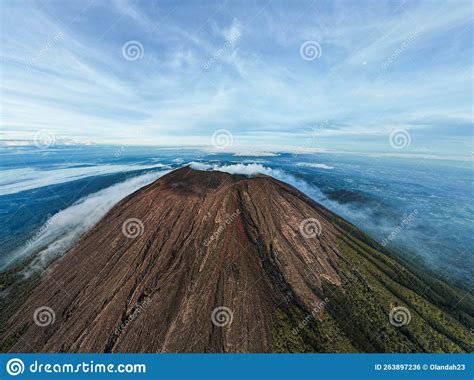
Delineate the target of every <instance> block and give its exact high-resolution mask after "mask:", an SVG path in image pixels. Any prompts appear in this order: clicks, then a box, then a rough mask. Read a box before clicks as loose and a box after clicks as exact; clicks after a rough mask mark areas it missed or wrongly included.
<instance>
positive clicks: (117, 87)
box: [0, 0, 473, 154]
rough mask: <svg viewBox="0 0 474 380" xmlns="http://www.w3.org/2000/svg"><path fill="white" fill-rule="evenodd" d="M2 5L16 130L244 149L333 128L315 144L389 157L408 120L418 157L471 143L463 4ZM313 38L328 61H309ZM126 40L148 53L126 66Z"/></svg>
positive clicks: (7, 95) (5, 72)
mask: <svg viewBox="0 0 474 380" xmlns="http://www.w3.org/2000/svg"><path fill="white" fill-rule="evenodd" d="M2 7H3V9H2V33H1V37H0V38H1V43H2V52H1V65H2V76H1V92H2V97H1V107H2V118H1V125H2V130H3V135H4V136H7V138H25V136H29V135H31V136H32V135H34V133H35V132H36V131H37V130H38V129H48V130H51V131H52V132H53V133H56V134H58V135H61V136H68V137H71V138H74V139H77V140H79V141H81V140H92V141H96V142H117V143H122V142H124V141H126V142H127V143H128V144H134V143H135V144H172V145H179V144H193V145H196V144H209V143H210V137H211V135H212V133H213V131H214V130H216V129H218V128H225V129H228V130H229V131H231V133H232V134H233V135H234V141H235V142H236V144H240V145H251V144H263V143H266V144H273V145H275V146H279V145H280V146H288V145H293V146H301V145H302V144H303V145H306V144H307V140H308V134H309V133H311V130H312V128H313V129H314V128H316V127H318V125H321V124H327V126H326V127H325V128H323V129H322V130H320V131H319V132H318V134H317V138H315V139H311V142H310V144H311V146H313V147H314V148H321V149H345V148H347V147H351V148H354V146H355V147H356V148H357V149H358V150H361V151H373V150H379V151H384V150H386V151H390V149H391V148H390V145H389V144H388V135H389V133H390V131H391V130H393V129H394V128H403V129H406V130H408V131H409V132H410V133H411V134H413V136H414V137H416V138H413V139H412V144H411V146H410V148H409V150H410V149H413V150H416V149H420V148H423V149H428V150H430V152H431V153H433V154H452V153H453V152H456V153H460V152H458V149H459V141H460V140H461V141H462V140H463V139H464V141H467V139H469V138H470V136H469V133H467V132H466V129H465V127H460V125H462V126H466V125H469V124H472V41H471V38H470V36H471V35H472V27H473V26H472V9H471V4H470V3H469V2H468V1H466V2H463V1H460V2H445V3H441V2H439V3H433V2H428V1H418V2H393V1H387V2H379V1H378V2H372V1H366V2H362V3H361V2H347V1H341V2H328V3H321V2H310V1H307V2H298V4H297V5H295V4H293V3H291V2H288V3H283V2H281V3H278V4H272V3H269V4H264V3H263V4H259V3H248V2H246V3H245V6H243V3H238V2H232V3H226V2H222V3H216V2H209V3H203V4H202V5H201V6H200V7H195V6H193V5H192V4H191V3H190V4H181V5H180V6H179V7H178V6H176V5H175V4H173V3H149V2H142V1H127V0H113V1H110V2H109V3H106V2H101V3H93V2H92V3H90V4H87V3H71V2H68V3H67V4H65V3H60V2H58V3H55V2H51V3H46V4H42V3H37V2H31V3H25V2H17V3H14V2H7V3H4V4H3V5H2ZM307 40H312V41H316V42H318V43H319V44H320V46H321V49H322V51H321V56H320V57H319V59H316V60H313V61H306V60H303V59H301V57H300V52H299V49H300V46H301V44H302V43H303V42H305V41H307ZM128 41H138V42H139V43H140V44H141V45H142V46H143V52H142V53H143V56H142V57H141V58H140V59H137V60H133V61H130V60H127V59H124V57H123V55H122V47H123V45H124V44H125V43H126V42H128ZM211 58H212V59H211ZM441 136H443V142H442V144H441V142H440V139H441ZM354 139H356V141H357V143H356V144H354ZM463 146H466V149H465V152H464V153H465V154H470V150H469V148H468V147H469V144H468V143H466V144H463ZM409 150H408V151H407V153H408V152H409Z"/></svg>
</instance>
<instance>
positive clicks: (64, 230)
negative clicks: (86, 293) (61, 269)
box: [4, 170, 169, 275]
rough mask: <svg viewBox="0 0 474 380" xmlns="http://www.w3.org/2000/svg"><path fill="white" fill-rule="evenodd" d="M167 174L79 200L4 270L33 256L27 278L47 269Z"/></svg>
mask: <svg viewBox="0 0 474 380" xmlns="http://www.w3.org/2000/svg"><path fill="white" fill-rule="evenodd" d="M168 172H169V170H165V171H159V172H153V173H147V174H143V175H140V176H137V177H133V178H131V179H128V180H126V181H124V182H121V183H118V184H115V185H113V186H110V187H108V188H106V189H103V190H100V191H98V192H96V193H93V194H90V195H88V196H87V197H85V198H82V199H80V200H79V201H77V202H76V203H74V204H73V205H72V206H70V207H68V208H66V209H64V210H62V211H60V212H58V213H56V214H55V215H53V216H52V217H51V218H50V219H49V220H48V221H46V223H45V225H44V228H43V227H42V228H40V231H41V234H39V235H36V236H35V238H34V239H30V240H29V241H28V242H27V244H25V246H23V247H21V248H20V249H18V250H17V251H15V252H13V253H12V255H11V256H10V257H9V258H7V260H8V262H7V264H5V265H4V266H8V265H9V264H11V263H12V262H14V261H16V260H18V259H21V258H24V257H28V256H31V255H34V257H35V258H34V260H33V261H32V263H31V264H30V265H29V267H28V268H27V269H26V271H25V274H27V275H28V274H30V273H31V272H32V271H35V270H37V269H42V268H45V267H46V265H47V264H48V263H49V262H50V261H51V260H52V259H54V258H55V257H58V256H60V255H62V254H63V253H64V252H66V251H67V250H69V249H70V248H71V247H72V246H73V245H74V244H75V243H76V242H77V241H78V240H79V238H80V237H81V236H82V235H83V234H84V233H86V232H87V231H89V230H90V229H91V228H92V227H93V226H94V225H95V224H96V223H97V222H98V221H99V220H100V219H102V217H103V216H104V215H105V214H106V213H107V212H108V211H109V210H110V209H111V208H112V207H113V206H114V205H115V204H117V203H118V202H119V201H120V200H121V199H123V198H124V197H126V196H127V195H129V194H131V193H133V192H134V191H136V190H138V189H140V188H141V187H143V186H145V185H148V184H149V183H151V182H153V181H155V180H156V179H158V178H159V177H161V176H162V175H164V174H166V173H168Z"/></svg>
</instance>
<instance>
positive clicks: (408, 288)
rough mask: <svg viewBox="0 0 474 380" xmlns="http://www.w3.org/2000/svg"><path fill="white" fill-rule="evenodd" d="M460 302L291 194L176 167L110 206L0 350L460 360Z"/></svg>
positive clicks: (468, 336)
mask: <svg viewBox="0 0 474 380" xmlns="http://www.w3.org/2000/svg"><path fill="white" fill-rule="evenodd" d="M473 315H474V306H473V301H472V298H471V297H470V296H469V295H466V294H465V293H464V292H462V291H460V290H458V289H456V288H454V287H451V286H450V285H448V284H446V283H444V282H443V281H441V280H439V279H436V278H435V277H433V276H432V275H429V274H426V273H422V272H421V271H415V270H414V269H413V268H412V267H411V266H410V265H409V264H407V263H404V262H402V261H401V260H399V259H397V258H395V257H394V256H393V255H392V254H391V253H390V252H388V251H386V250H385V249H384V248H383V247H382V246H380V245H379V244H378V243H376V242H375V241H374V240H372V239H371V238H370V237H368V236H367V235H366V234H364V233H363V232H361V231H360V230H358V229H357V228H356V227H355V226H353V225H352V224H350V223H348V222H347V221H345V220H343V219H342V218H340V217H338V216H337V215H335V214H334V213H332V212H331V211H329V210H328V209H326V208H324V207H323V206H321V205H319V204H317V203H315V202H314V201H312V200H311V199H309V198H308V197H306V196H305V195H304V194H302V193H301V192H299V191H298V190H296V189H295V188H293V187H291V186H289V185H287V184H285V183H282V182H280V181H277V180H275V179H273V178H271V177H268V176H263V175H258V176H255V177H253V178H248V177H244V176H240V175H231V174H227V173H223V172H217V171H197V170H193V169H191V168H190V167H184V168H181V169H179V170H176V171H173V172H171V173H169V174H167V175H165V176H163V177H161V178H160V179H159V180H157V181H156V182H154V183H152V184H150V185H148V186H146V187H144V188H142V189H140V190H138V191H137V192H135V193H133V194H131V195H130V196H128V197H127V198H125V199H123V200H122V201H121V202H120V203H119V204H117V205H116V206H115V207H114V208H113V209H112V210H111V211H110V212H109V213H108V214H107V215H106V216H105V217H104V218H103V219H102V220H101V221H100V222H99V223H98V224H97V225H96V226H95V227H94V228H93V229H92V230H91V231H89V232H88V233H87V234H86V235H85V236H83V237H82V238H81V240H80V241H79V243H78V244H77V246H76V247H75V248H74V249H72V250H71V251H69V252H68V253H67V254H66V255H65V256H63V257H62V258H60V259H58V260H56V261H55V262H54V263H53V264H52V265H51V267H50V268H49V270H48V271H47V272H46V273H45V274H44V275H43V276H42V278H41V280H40V281H39V283H38V285H36V286H35V287H34V288H33V289H31V290H30V291H29V293H28V297H27V298H26V301H25V302H23V303H22V305H21V306H20V307H19V308H18V309H17V310H16V312H14V313H13V314H12V316H11V317H10V318H9V320H8V321H7V325H6V326H7V328H6V329H5V330H4V332H3V334H2V336H1V337H0V338H1V341H2V350H3V351H10V352H465V351H472V343H473V334H472V331H473V330H472V328H473V327H474V323H473Z"/></svg>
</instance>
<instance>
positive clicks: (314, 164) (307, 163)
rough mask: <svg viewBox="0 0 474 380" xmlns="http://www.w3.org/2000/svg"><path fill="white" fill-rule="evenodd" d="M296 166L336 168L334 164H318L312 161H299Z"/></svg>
mask: <svg viewBox="0 0 474 380" xmlns="http://www.w3.org/2000/svg"><path fill="white" fill-rule="evenodd" d="M296 166H304V167H306V168H315V169H326V170H331V169H334V166H329V165H326V164H316V163H312V162H298V163H297V164H296Z"/></svg>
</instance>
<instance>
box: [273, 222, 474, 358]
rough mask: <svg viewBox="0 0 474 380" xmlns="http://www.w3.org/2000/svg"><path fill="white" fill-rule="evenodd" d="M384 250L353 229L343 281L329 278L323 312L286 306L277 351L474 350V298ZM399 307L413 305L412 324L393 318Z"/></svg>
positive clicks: (345, 246)
mask: <svg viewBox="0 0 474 380" xmlns="http://www.w3.org/2000/svg"><path fill="white" fill-rule="evenodd" d="M344 227H347V225H346V226H344ZM382 250H383V249H382V247H380V246H378V244H377V243H375V242H374V241H373V240H372V239H370V238H369V237H367V236H366V235H365V234H363V233H362V232H360V231H359V230H357V229H353V230H352V234H351V235H350V236H349V235H348V236H347V237H346V238H345V239H344V241H342V242H341V245H340V251H341V252H342V255H343V258H341V259H340V262H339V265H340V276H341V278H342V287H338V286H334V285H332V284H329V283H325V285H324V294H325V296H327V298H328V302H327V304H326V305H325V309H324V311H323V312H321V313H319V314H318V315H317V316H316V317H312V316H311V314H309V313H308V311H305V310H302V309H300V308H299V307H296V306H295V307H292V308H290V309H283V308H281V309H279V310H278V312H277V315H276V321H275V325H274V328H273V349H274V351H275V352H353V351H358V352H394V353H396V352H465V351H467V352H471V351H472V349H473V343H474V339H473V338H474V335H473V334H472V333H471V331H472V328H473V327H474V323H473V318H472V315H473V314H474V312H473V311H474V304H473V301H472V298H471V297H470V296H469V295H465V294H463V293H462V292H460V291H458V290H456V289H454V288H452V287H450V286H448V285H447V284H445V283H444V282H442V281H439V280H437V279H435V278H434V277H430V276H429V275H426V274H423V275H419V274H415V273H414V272H413V271H412V270H409V269H407V267H405V266H404V265H403V264H402V263H401V261H400V262H399V261H398V260H396V259H394V258H392V257H391V256H390V255H389V253H388V252H386V251H384V252H383V253H382V252H381V251H382ZM395 307H404V308H406V309H408V312H409V316H410V320H409V323H406V324H403V325H401V326H395V325H393V324H391V323H390V319H389V315H390V312H391V310H393V309H394V308H395ZM300 327H302V328H300Z"/></svg>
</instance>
